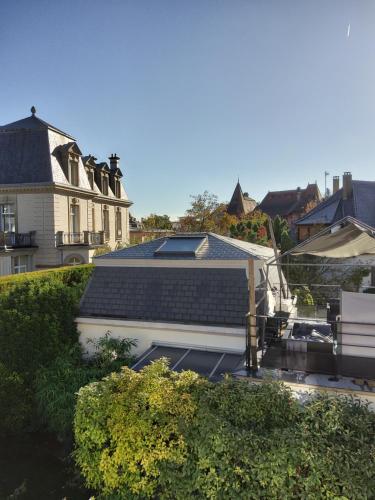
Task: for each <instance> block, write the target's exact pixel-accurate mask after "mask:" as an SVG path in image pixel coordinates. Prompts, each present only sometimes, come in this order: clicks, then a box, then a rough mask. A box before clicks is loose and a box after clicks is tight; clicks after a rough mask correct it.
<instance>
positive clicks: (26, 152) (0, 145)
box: [0, 130, 52, 184]
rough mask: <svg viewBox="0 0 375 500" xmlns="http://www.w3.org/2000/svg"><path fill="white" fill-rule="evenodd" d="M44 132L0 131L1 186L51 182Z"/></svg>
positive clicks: (45, 134)
mask: <svg viewBox="0 0 375 500" xmlns="http://www.w3.org/2000/svg"><path fill="white" fill-rule="evenodd" d="M51 181H52V170H51V155H50V149H49V142H48V134H47V133H46V131H45V130H17V131H16V130H14V131H2V130H0V184H17V183H19V182H22V183H34V182H37V183H38V182H51Z"/></svg>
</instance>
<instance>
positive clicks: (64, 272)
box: [0, 264, 94, 293]
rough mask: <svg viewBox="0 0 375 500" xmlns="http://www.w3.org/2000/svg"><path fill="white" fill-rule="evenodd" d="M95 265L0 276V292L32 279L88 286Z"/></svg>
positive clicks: (81, 286)
mask: <svg viewBox="0 0 375 500" xmlns="http://www.w3.org/2000/svg"><path fill="white" fill-rule="evenodd" d="M93 269H94V266H93V265H92V264H82V265H79V266H65V267H58V268H54V269H45V270H43V271H32V272H29V273H21V274H12V275H10V276H1V277H0V293H2V292H6V291H8V290H9V289H11V288H14V287H15V286H17V285H20V284H23V283H25V282H30V281H37V282H40V281H44V280H57V281H61V282H62V283H64V284H65V285H68V286H79V287H80V288H81V289H82V288H83V289H84V287H85V286H86V283H87V281H88V279H89V278H90V276H91V274H92V271H93Z"/></svg>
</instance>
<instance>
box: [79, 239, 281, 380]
mask: <svg viewBox="0 0 375 500" xmlns="http://www.w3.org/2000/svg"><path fill="white" fill-rule="evenodd" d="M273 257H274V252H273V250H272V249H271V248H268V247H263V246H259V245H255V244H252V243H247V242H244V241H239V240H235V239H232V238H227V237H224V236H219V235H217V234H213V233H191V234H177V235H173V236H167V237H163V238H159V239H156V240H153V241H150V242H147V243H142V244H140V245H136V246H133V247H128V248H124V249H122V250H118V251H116V252H112V253H109V254H107V255H103V256H100V257H97V258H96V259H95V266H96V267H95V270H94V273H93V276H92V278H91V280H90V282H89V284H88V286H87V289H86V291H85V294H84V296H83V299H82V301H81V305H80V313H79V317H78V318H77V324H78V329H79V331H80V339H81V343H82V345H83V347H84V349H86V350H87V352H88V354H90V352H91V351H90V350H91V349H92V343H90V342H88V341H89V340H90V339H92V340H94V339H97V338H99V337H101V336H104V335H105V334H106V333H107V332H110V333H111V335H113V336H114V337H119V338H132V339H135V340H136V341H137V347H136V348H135V355H136V356H138V360H142V359H145V356H146V357H147V356H148V359H149V360H152V359H155V355H156V354H157V352H160V353H162V352H169V351H168V348H170V349H169V350H171V349H172V350H171V352H172V351H173V353H174V355H175V356H177V353H178V355H180V354H181V356H179V357H178V359H179V360H180V361H181V365H180V367H185V368H186V367H189V362H188V361H189V359H190V358H189V356H190V357H191V360H192V363H193V364H194V369H196V370H197V371H198V372H199V371H200V372H202V373H204V374H207V373H208V374H212V376H217V374H218V372H220V364H221V363H222V364H223V366H225V369H226V371H228V370H229V371H230V370H231V369H234V368H236V367H237V365H238V364H239V363H241V360H242V364H243V359H244V353H245V350H246V345H247V344H246V339H247V331H248V330H247V328H248V312H249V307H250V299H249V297H250V295H251V294H250V292H251V291H252V292H257V293H253V296H257V295H259V294H260V295H262V296H263V295H264V294H263V291H264V289H265V288H267V291H268V293H267V294H266V300H264V301H262V304H261V306H259V307H262V310H263V311H266V312H267V313H268V314H272V312H273V311H272V309H273V307H274V306H273V304H276V303H278V300H277V296H276V294H277V292H276V289H277V288H278V280H279V277H278V272H277V271H276V272H274V271H273V272H270V273H269V274H268V276H267V275H266V263H267V262H268V261H269V260H270V259H272V258H273ZM272 290H273V291H272ZM151 351H152V352H153V354H151V355H150V353H151ZM198 351H202V352H207V356H204V355H203V354H202V353H201V354H199V352H198ZM213 353H214V354H213ZM233 354H234V355H235V356H227V355H233ZM182 356H184V359H183V360H181V359H180V358H181V357H182ZM208 359H209V362H210V366H209V367H208V366H207V363H208ZM197 360H198V361H199V363H200V366H201V368H199V366H197V363H198V361H197ZM182 361H183V362H182ZM171 363H172V362H171ZM199 363H198V364H199ZM141 364H143V362H142V363H141ZM138 366H139V361H138ZM215 367H216V368H215ZM214 368H215V370H214Z"/></svg>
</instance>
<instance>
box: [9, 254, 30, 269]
mask: <svg viewBox="0 0 375 500" xmlns="http://www.w3.org/2000/svg"><path fill="white" fill-rule="evenodd" d="M21 259H25V260H26V263H25V262H23V263H22V261H21ZM29 268H30V256H29V255H15V256H14V257H12V273H13V274H21V273H27V272H28V271H29Z"/></svg>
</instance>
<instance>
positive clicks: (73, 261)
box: [65, 255, 83, 266]
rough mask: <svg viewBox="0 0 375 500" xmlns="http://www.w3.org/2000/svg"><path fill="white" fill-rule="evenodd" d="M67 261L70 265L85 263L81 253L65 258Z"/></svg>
mask: <svg viewBox="0 0 375 500" xmlns="http://www.w3.org/2000/svg"><path fill="white" fill-rule="evenodd" d="M65 263H66V264H67V265H68V266H79V265H80V264H83V259H82V257H80V256H79V255H71V256H70V257H67V258H66V259H65Z"/></svg>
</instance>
